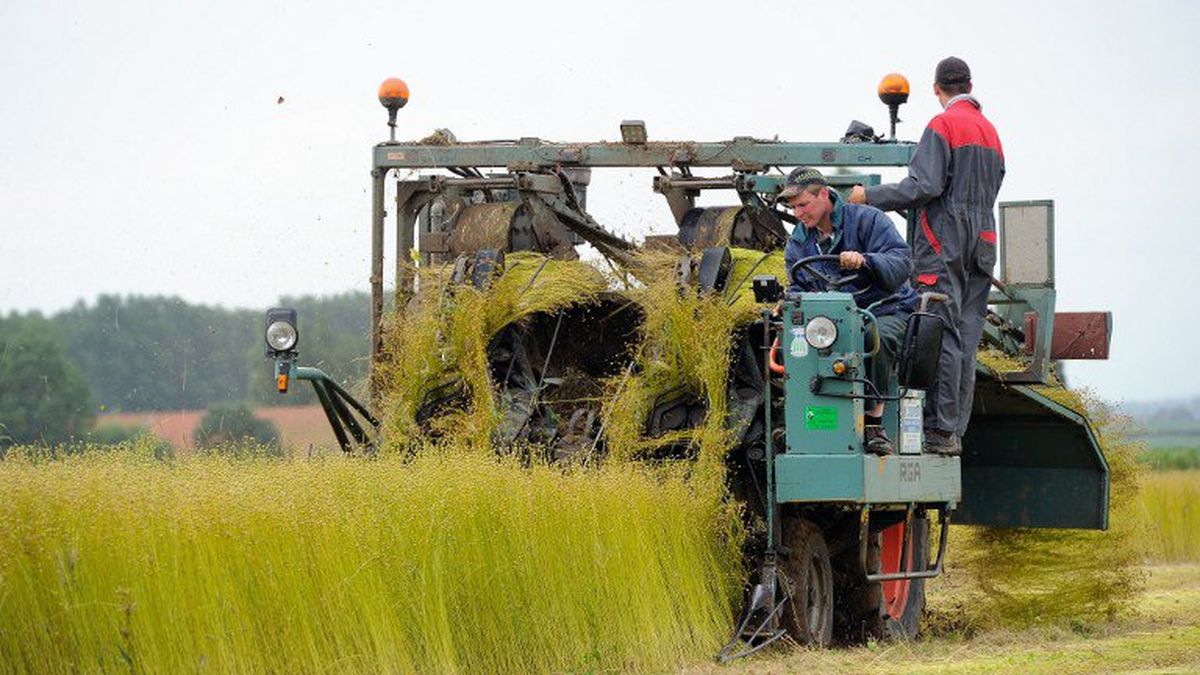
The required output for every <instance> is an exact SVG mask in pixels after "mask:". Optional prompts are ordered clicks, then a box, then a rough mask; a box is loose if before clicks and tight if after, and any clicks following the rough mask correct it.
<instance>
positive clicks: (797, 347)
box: [790, 337, 808, 358]
mask: <svg viewBox="0 0 1200 675" xmlns="http://www.w3.org/2000/svg"><path fill="white" fill-rule="evenodd" d="M790 351H791V353H792V356H794V357H796V358H803V357H805V356H808V340H805V339H804V338H803V337H796V338H792V346H791V349H790Z"/></svg>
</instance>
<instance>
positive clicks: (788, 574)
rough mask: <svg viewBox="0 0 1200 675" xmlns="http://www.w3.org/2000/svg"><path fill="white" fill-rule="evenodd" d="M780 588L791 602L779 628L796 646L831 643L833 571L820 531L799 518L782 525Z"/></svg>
mask: <svg viewBox="0 0 1200 675" xmlns="http://www.w3.org/2000/svg"><path fill="white" fill-rule="evenodd" d="M783 544H784V546H786V547H787V549H788V555H787V557H786V558H785V559H784V563H783V573H784V577H785V580H784V582H783V583H784V584H785V586H784V588H785V589H786V590H787V591H788V594H789V595H790V596H791V599H790V600H789V601H788V607H787V608H785V610H784V615H783V624H784V628H785V629H786V630H787V632H788V635H790V636H791V637H792V639H793V640H795V641H796V642H798V643H800V644H802V645H805V646H812V647H828V646H829V645H830V644H832V643H833V569H832V567H831V566H830V562H829V547H828V546H827V545H826V544H825V535H824V534H822V533H821V528H819V527H817V526H816V525H815V524H813V523H812V522H811V521H808V520H805V519H803V518H799V517H791V518H787V519H785V520H784V522H783Z"/></svg>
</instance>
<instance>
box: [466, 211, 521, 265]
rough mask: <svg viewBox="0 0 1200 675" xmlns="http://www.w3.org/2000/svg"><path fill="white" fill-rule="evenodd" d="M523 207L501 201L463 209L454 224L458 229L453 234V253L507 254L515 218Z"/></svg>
mask: <svg viewBox="0 0 1200 675" xmlns="http://www.w3.org/2000/svg"><path fill="white" fill-rule="evenodd" d="M520 206H521V204H520V202H499V203H496V204H477V205H475V206H470V207H467V208H465V209H463V211H462V214H461V215H460V216H459V217H458V220H457V221H456V222H455V223H454V230H453V231H452V232H451V233H450V241H449V245H450V251H451V252H452V253H468V252H473V251H482V250H484V249H496V250H498V251H507V250H508V243H509V231H510V229H511V227H512V221H513V217H514V216H516V214H517V209H518V208H520Z"/></svg>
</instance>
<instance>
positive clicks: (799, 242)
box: [779, 167, 917, 455]
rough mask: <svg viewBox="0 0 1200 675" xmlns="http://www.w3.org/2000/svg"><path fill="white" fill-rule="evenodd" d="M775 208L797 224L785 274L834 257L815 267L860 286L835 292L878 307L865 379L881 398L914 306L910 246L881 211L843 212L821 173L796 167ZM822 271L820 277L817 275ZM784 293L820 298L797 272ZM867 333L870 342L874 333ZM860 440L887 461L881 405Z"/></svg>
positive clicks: (873, 406) (850, 208) (871, 404)
mask: <svg viewBox="0 0 1200 675" xmlns="http://www.w3.org/2000/svg"><path fill="white" fill-rule="evenodd" d="M779 200H780V201H783V202H786V203H787V205H788V206H789V207H791V209H792V212H793V213H794V214H795V216H796V219H797V220H798V221H800V224H799V225H797V226H796V229H795V230H793V231H792V236H791V237H790V238H788V242H787V246H786V248H785V249H784V253H783V257H784V261H785V264H786V265H787V269H788V270H791V269H792V265H793V264H794V263H795V262H796V261H797V260H800V259H801V258H807V257H810V256H814V255H836V256H837V257H838V261H837V264H836V265H834V264H832V263H814V264H815V265H816V266H817V267H818V269H819V271H821V272H822V273H823V274H827V275H829V276H840V274H841V273H839V272H838V271H837V270H838V268H841V269H842V270H847V271H856V272H857V273H858V278H857V279H855V280H854V281H851V282H849V283H847V284H846V285H844V286H841V287H840V288H839V289H838V290H842V291H846V292H848V293H853V292H856V291H863V292H862V293H861V294H860V295H858V296H857V297H856V298H855V302H856V303H857V304H858V306H859V307H862V308H866V307H869V306H870V305H873V304H876V303H878V304H877V305H876V306H875V307H874V308H872V310H871V312H872V313H873V314H874V315H875V324H876V327H877V328H878V335H879V341H880V345H879V350H878V353H877V354H876V355H875V356H874V357H872V358H871V359H869V360H868V363H867V379H868V380H869V381H870V382H871V383H872V384H873V385H874V386H875V389H876V391H877V392H878V393H879V394H881V395H889V394H892V393H894V392H891V391H889V390H888V383H889V380H890V375H891V372H892V369H893V368H894V367H895V364H896V356H897V354H898V353H899V352H900V343H901V342H903V340H904V330H905V328H906V326H907V325H908V316H909V315H910V314H912V311H913V309H915V308H916V306H917V294H916V291H914V290H913V288H912V285H911V284H909V281H908V278H909V275H911V274H912V258H911V254H910V252H909V248H908V244H906V243H904V238H903V237H901V236H900V233H899V232H897V231H896V226H895V224H894V223H892V221H891V219H890V218H888V217H887V215H886V214H884V213H883V211H880V210H879V209H877V208H875V207H873V206H860V205H856V204H847V203H845V202H844V201H842V199H841V198H840V197H839V196H838V194H837V192H836V191H834V190H831V189H829V184H828V183H827V182H826V180H825V177H824V176H823V175H821V172H820V171H817V170H816V169H810V168H806V167H801V168H798V169H795V170H793V171H792V172H791V173H790V174H789V175H788V177H787V181H786V182H785V183H784V189H783V191H782V192H781V193H780V194H779ZM822 268H823V269H822ZM789 290H791V291H797V290H820V283H819V282H818V281H817V280H816V279H813V278H812V275H809V274H807V273H806V272H805V271H804V269H803V268H796V270H795V271H794V274H792V278H791V279H789ZM872 332H874V331H871V330H869V329H868V334H870V333H872ZM865 413H866V414H865V417H866V420H865V427H864V431H863V440H864V442H865V444H866V449H867V451H868V452H872V453H875V454H878V455H890V454H892V453H893V452H894V448H893V445H892V442H891V440H890V439H889V438H888V437H887V434H886V433H884V431H883V426H882V417H883V401H880V400H873V399H867V401H866V407H865Z"/></svg>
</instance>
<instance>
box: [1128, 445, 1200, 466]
mask: <svg viewBox="0 0 1200 675" xmlns="http://www.w3.org/2000/svg"><path fill="white" fill-rule="evenodd" d="M1138 459H1139V460H1140V461H1141V462H1142V463H1143V464H1145V465H1146V466H1148V467H1149V468H1150V469H1152V470H1154V471H1186V470H1188V469H1200V447H1192V446H1186V447H1180V446H1166V447H1161V448H1156V447H1150V448H1148V449H1147V450H1146V451H1145V452H1143V453H1142V456H1141V457H1139V458H1138Z"/></svg>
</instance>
